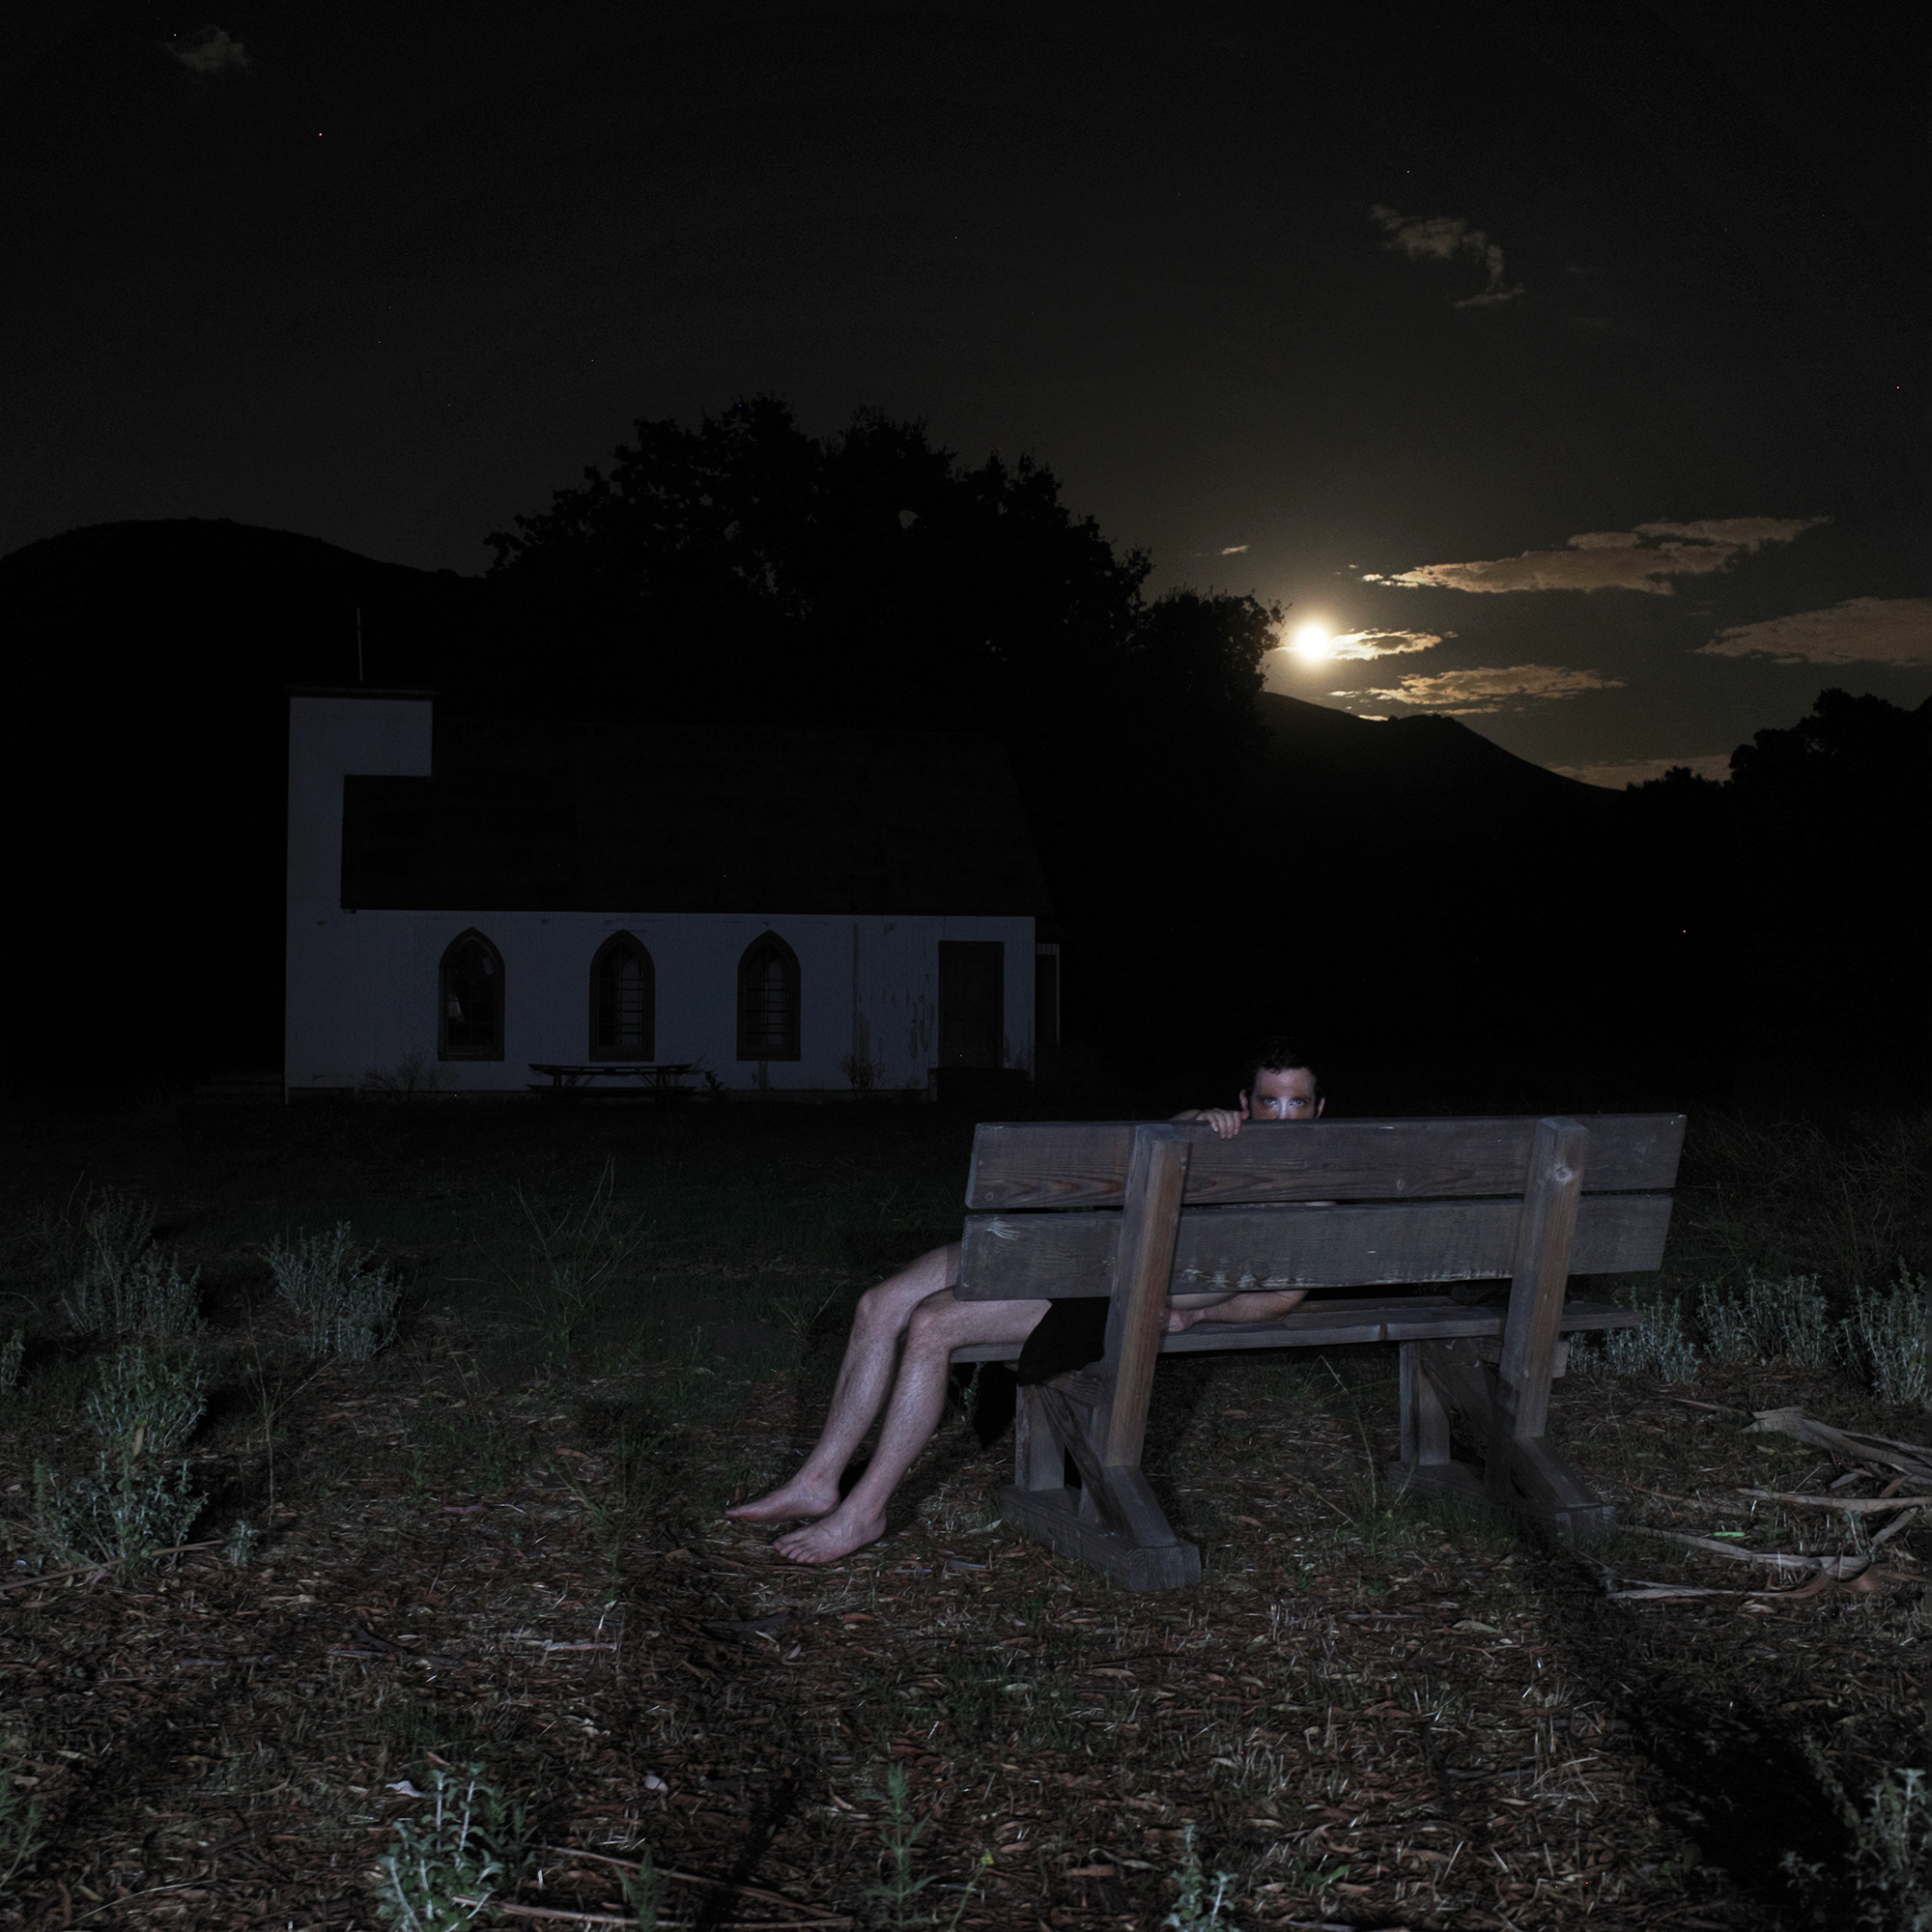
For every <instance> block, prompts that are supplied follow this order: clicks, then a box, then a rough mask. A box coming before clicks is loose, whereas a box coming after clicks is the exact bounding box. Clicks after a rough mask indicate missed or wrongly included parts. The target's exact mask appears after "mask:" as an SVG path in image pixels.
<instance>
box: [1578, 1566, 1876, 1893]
mask: <svg viewBox="0 0 1932 1932" xmlns="http://www.w3.org/2000/svg"><path fill="white" fill-rule="evenodd" d="M1543 1581H1544V1586H1545V1592H1544V1594H1545V1601H1546V1603H1547V1604H1548V1605H1549V1607H1550V1608H1551V1610H1552V1611H1553V1612H1554V1613H1555V1614H1554V1616H1553V1617H1552V1619H1551V1621H1552V1624H1553V1625H1554V1626H1555V1627H1556V1629H1557V1630H1558V1631H1560V1632H1561V1634H1563V1635H1564V1636H1565V1637H1566V1638H1567V1640H1568V1648H1569V1649H1570V1653H1571V1656H1572V1659H1573V1661H1574V1663H1575V1666H1576V1668H1577V1676H1578V1678H1579V1679H1580V1680H1581V1681H1582V1682H1583V1683H1584V1684H1585V1685H1586V1686H1587V1687H1588V1689H1589V1690H1590V1692H1591V1693H1592V1694H1593V1695H1594V1696H1596V1697H1597V1698H1599V1699H1601V1700H1602V1702H1603V1703H1604V1704H1605V1706H1606V1707H1607V1708H1608V1709H1610V1710H1611V1711H1613V1712H1614V1713H1615V1714H1616V1716H1617V1718H1618V1719H1621V1720H1622V1722H1623V1723H1624V1724H1625V1725H1627V1726H1628V1727H1629V1736H1630V1738H1631V1741H1632V1742H1633V1743H1634V1744H1635V1745H1636V1747H1637V1748H1638V1749H1639V1750H1641V1751H1642V1752H1643V1754H1644V1756H1645V1757H1646V1758H1647V1759H1648V1760H1649V1761H1650V1763H1651V1765H1652V1766H1653V1767H1654V1768H1655V1769H1656V1770H1657V1772H1658V1773H1659V1774H1660V1775H1661V1776H1662V1779H1663V1781H1664V1783H1665V1785H1666V1787H1667V1788H1666V1790H1665V1791H1664V1792H1663V1793H1662V1794H1660V1797H1659V1800H1658V1809H1659V1810H1660V1811H1661V1812H1662V1814H1663V1815H1664V1816H1665V1817H1666V1818H1668V1819H1669V1820H1670V1822H1671V1823H1672V1824H1673V1825H1675V1826H1676V1827H1677V1829H1678V1830H1679V1831H1681V1832H1682V1833H1684V1835H1685V1836H1686V1837H1687V1838H1689V1839H1690V1841H1691V1843H1692V1844H1694V1845H1695V1846H1696V1848H1697V1852H1698V1855H1699V1856H1700V1857H1701V1859H1702V1860H1703V1861H1704V1863H1706V1864H1707V1865H1712V1866H1715V1867H1717V1868H1718V1869H1719V1870H1721V1871H1722V1872H1723V1873H1724V1874H1725V1875H1726V1876H1727V1877H1728V1878H1729V1880H1730V1881H1731V1883H1732V1884H1733V1885H1735V1886H1736V1887H1737V1889H1738V1890H1739V1891H1740V1892H1742V1893H1743V1894H1744V1895H1745V1896H1747V1897H1748V1898H1750V1899H1753V1900H1755V1901H1757V1902H1758V1903H1759V1904H1760V1905H1762V1906H1766V1907H1769V1908H1770V1909H1771V1910H1772V1912H1773V1913H1774V1915H1775V1922H1776V1923H1781V1924H1789V1925H1808V1924H1828V1923H1848V1922H1851V1921H1850V1918H1849V1917H1840V1916H1839V1915H1840V1914H1845V1915H1853V1914H1855V1911H1856V1907H1855V1901H1854V1899H1853V1897H1852V1895H1851V1894H1852V1885H1851V1880H1850V1877H1849V1874H1850V1873H1851V1870H1852V1854H1853V1837H1852V1833H1851V1832H1850V1830H1849V1829H1848V1827H1847V1824H1846V1821H1845V1819H1844V1817H1843V1815H1842V1813H1841V1811H1840V1809H1839V1802H1838V1800H1837V1798H1836V1796H1835V1795H1834V1794H1833V1792H1831V1791H1830V1790H1828V1789H1827V1788H1826V1787H1825V1785H1824V1783H1823V1782H1822V1781H1821V1779H1820V1776H1819V1774H1818V1771H1817V1770H1816V1769H1815V1768H1814V1766H1813V1764H1812V1762H1811V1761H1810V1759H1809V1758H1808V1757H1807V1755H1806V1753H1805V1751H1804V1747H1803V1745H1802V1744H1801V1743H1800V1742H1799V1741H1798V1740H1797V1739H1795V1738H1794V1737H1793V1736H1792V1734H1791V1731H1790V1728H1789V1726H1788V1724H1785V1725H1782V1726H1780V1724H1779V1722H1778V1720H1777V1719H1776V1717H1775V1716H1774V1714H1772V1713H1769V1712H1765V1711H1761V1710H1757V1709H1754V1708H1752V1707H1751V1706H1750V1705H1749V1704H1748V1703H1747V1702H1746V1701H1745V1700H1744V1699H1741V1698H1738V1697H1736V1696H1735V1695H1724V1696H1723V1697H1722V1701H1719V1696H1718V1695H1714V1694H1711V1693H1709V1692H1705V1691H1702V1690H1699V1688H1698V1687H1697V1685H1696V1684H1695V1683H1694V1682H1692V1681H1690V1680H1688V1679H1687V1677H1686V1675H1685V1673H1684V1671H1683V1670H1682V1669H1681V1668H1670V1667H1667V1666H1662V1665H1658V1664H1655V1663H1653V1662H1651V1660H1649V1659H1647V1658H1645V1657H1644V1656H1643V1655H1642V1653H1641V1650H1640V1648H1639V1645H1638V1642H1636V1641H1634V1638H1636V1637H1637V1636H1638V1632H1637V1630H1636V1628H1635V1625H1634V1616H1633V1613H1632V1612H1631V1611H1629V1610H1628V1609H1624V1608H1621V1607H1620V1606H1619V1605H1615V1604H1612V1603H1610V1602H1609V1601H1608V1599H1607V1598H1605V1595H1604V1593H1603V1590H1602V1589H1601V1587H1600V1586H1599V1582H1598V1578H1597V1577H1596V1576H1595V1575H1594V1574H1593V1572H1592V1571H1591V1570H1590V1569H1589V1568H1588V1567H1587V1566H1586V1564H1585V1563H1583V1562H1582V1561H1579V1560H1578V1559H1577V1557H1575V1556H1572V1555H1569V1554H1567V1553H1565V1552H1562V1551H1558V1550H1553V1549H1552V1550H1547V1551H1546V1561H1545V1565H1544V1576H1543Z"/></svg>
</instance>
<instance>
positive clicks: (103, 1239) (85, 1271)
mask: <svg viewBox="0 0 1932 1932" xmlns="http://www.w3.org/2000/svg"><path fill="white" fill-rule="evenodd" d="M70 1226H71V1223H70ZM154 1236H155V1210H154V1208H151V1207H150V1206H149V1205H148V1204H147V1203H146V1202H145V1201H136V1200H135V1199H134V1198H133V1197H132V1196H131V1195H127V1194H117V1193H115V1192H114V1190H113V1189H112V1188H104V1189H102V1191H101V1193H100V1194H99V1197H98V1198H94V1199H92V1200H91V1201H90V1202H89V1203H88V1205H87V1207H86V1210H85V1212H84V1214H83V1215H82V1218H81V1222H80V1227H79V1230H78V1235H77V1238H75V1239H73V1240H72V1242H71V1246H70V1248H69V1250H68V1252H67V1255H66V1257H65V1261H66V1269H65V1272H66V1275H67V1284H68V1285H67V1289H66V1292H65V1293H63V1294H62V1296H61V1306H62V1308H63V1309H65V1310H66V1311H67V1319H68V1321H70V1322H71V1323H72V1325H73V1329H74V1332H75V1333H76V1334H79V1335H136V1334H147V1335H157V1336H167V1335H191V1334H193V1333H194V1331H195V1330H196V1329H197V1328H198V1327H200V1325H201V1305H200V1297H199V1296H198V1295H197V1293H196V1292H195V1291H196V1288H197V1286H198V1284H199V1283H200V1280H201V1270H200V1269H199V1268H197V1269H196V1270H195V1271H194V1273H192V1274H190V1275H189V1276H187V1277H186V1279H185V1280H184V1279H183V1276H182V1271H181V1260H180V1257H179V1256H175V1255H169V1256H163V1255H162V1254H161V1253H160V1251H159V1250H158V1249H157V1248H156V1247H155V1246H154V1245H153V1242H154Z"/></svg>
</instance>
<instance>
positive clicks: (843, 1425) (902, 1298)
mask: <svg viewBox="0 0 1932 1932" xmlns="http://www.w3.org/2000/svg"><path fill="white" fill-rule="evenodd" d="M958 1279H959V1246H958V1243H957V1242H952V1243H950V1244H949V1245H948V1246H946V1247H943V1248H932V1249H929V1250H928V1251H927V1252H926V1253H924V1254H923V1255H921V1256H920V1258H919V1259H918V1260H917V1261H916V1262H913V1263H911V1264H908V1265H907V1266H905V1267H902V1268H901V1269H900V1270H899V1271H898V1273H897V1274H895V1275H893V1276H891V1277H890V1278H889V1279H887V1280H885V1281H882V1282H880V1284H879V1285H878V1287H876V1288H868V1289H867V1291H866V1293H864V1294H862V1295H861V1296H860V1297H859V1309H858V1313H857V1314H855V1315H854V1316H853V1318H852V1335H851V1339H850V1340H849V1341H848V1342H847V1343H846V1344H845V1359H844V1361H843V1362H842V1363H840V1364H839V1368H838V1382H837V1384H836V1385H835V1387H834V1388H833V1391H832V1412H831V1414H830V1415H828V1416H827V1417H826V1419H825V1428H824V1431H823V1433H822V1434H821V1435H819V1438H818V1441H817V1443H816V1445H815V1446H814V1447H813V1449H812V1452H811V1454H810V1456H808V1457H807V1458H806V1459H805V1463H804V1464H803V1465H802V1466H801V1468H800V1469H799V1472H798V1474H797V1475H795V1476H794V1477H793V1478H792V1479H791V1481H790V1482H788V1483H785V1484H782V1485H781V1486H780V1487H779V1488H778V1489H776V1490H774V1491H772V1492H771V1493H770V1494H769V1495H764V1496H758V1497H756V1498H754V1499H753V1501H751V1502H745V1503H739V1504H737V1505H736V1506H735V1507H733V1508H731V1509H727V1510H726V1511H725V1515H726V1516H727V1517H735V1518H736V1519H737V1520H739V1521H741V1522H781V1521H783V1520H785V1519H786V1518H787V1517H799V1516H823V1515H825V1513H826V1512H827V1511H828V1510H832V1509H836V1508H837V1507H838V1479H839V1477H840V1476H842V1475H843V1474H844V1473H845V1465H846V1463H849V1462H850V1461H851V1460H852V1457H853V1454H854V1453H855V1452H856V1450H857V1449H858V1447H859V1444H860V1443H861V1442H863V1441H864V1440H865V1439H866V1432H867V1430H868V1429H869V1428H871V1426H872V1424H873V1422H874V1421H875V1420H876V1419H877V1416H878V1413H879V1410H880V1409H881V1408H883V1407H884V1406H885V1404H886V1397H887V1395H888V1394H889V1393H890V1392H891V1390H892V1386H893V1373H894V1371H895V1369H896V1368H897V1367H898V1355H899V1338H900V1337H901V1336H902V1335H904V1333H905V1332H906V1328H907V1325H908V1324H909V1323H910V1322H911V1321H912V1318H913V1313H914V1311H915V1310H916V1309H917V1308H918V1307H919V1305H920V1304H921V1303H922V1302H923V1301H924V1300H926V1299H927V1298H928V1297H929V1296H931V1295H935V1294H938V1293H942V1292H943V1291H945V1290H948V1289H950V1288H952V1284H953V1283H954V1282H956V1281H957V1280H958ZM1043 1305H1044V1304H1042V1306H1043ZM941 1379H942V1380H944V1378H943V1377H942V1378H941Z"/></svg>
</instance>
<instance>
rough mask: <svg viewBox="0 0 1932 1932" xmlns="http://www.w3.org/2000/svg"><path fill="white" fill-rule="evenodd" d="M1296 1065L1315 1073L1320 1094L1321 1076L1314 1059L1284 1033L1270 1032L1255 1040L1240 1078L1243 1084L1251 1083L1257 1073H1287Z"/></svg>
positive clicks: (1317, 1089) (1297, 1042) (1316, 1085)
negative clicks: (1266, 1035)
mask: <svg viewBox="0 0 1932 1932" xmlns="http://www.w3.org/2000/svg"><path fill="white" fill-rule="evenodd" d="M1297 1066H1298V1067H1301V1068H1302V1069H1303V1070H1304V1071H1305V1072H1309V1073H1314V1074H1315V1091H1316V1092H1317V1093H1318V1094H1320V1093H1321V1074H1320V1073H1317V1072H1316V1070H1315V1063H1314V1061H1312V1060H1311V1059H1310V1058H1309V1057H1308V1055H1307V1054H1306V1053H1305V1052H1304V1051H1303V1050H1302V1047H1301V1044H1300V1042H1299V1041H1298V1040H1293V1039H1291V1038H1290V1037H1288V1035H1286V1034H1279V1033H1278V1034H1270V1035H1269V1036H1268V1037H1267V1038H1265V1039H1262V1040H1257V1041H1256V1042H1255V1045H1254V1047H1253V1049H1252V1050H1251V1051H1250V1052H1249V1054H1248V1057H1247V1059H1246V1061H1245V1062H1244V1063H1243V1071H1242V1074H1241V1079H1242V1082H1243V1083H1244V1084H1252V1082H1253V1080H1254V1077H1255V1075H1256V1074H1257V1073H1288V1072H1291V1071H1293V1069H1294V1068H1295V1067H1297Z"/></svg>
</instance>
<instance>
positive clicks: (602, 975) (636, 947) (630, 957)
mask: <svg viewBox="0 0 1932 1932" xmlns="http://www.w3.org/2000/svg"><path fill="white" fill-rule="evenodd" d="M657 1020H658V976H657V968H656V967H654V966H653V965H652V964H651V955H650V954H649V953H648V952H646V951H645V950H644V948H643V946H642V944H641V943H640V942H639V941H638V940H636V939H634V938H632V936H631V935H630V934H629V933H628V932H613V933H612V934H611V937H610V938H609V939H607V940H606V941H605V942H604V944H603V945H602V946H600V947H599V948H598V949H597V956H596V958H594V959H593V960H592V961H591V962H590V1057H591V1059H592V1060H654V1059H656V1057H657V1033H658V1026H657Z"/></svg>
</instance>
